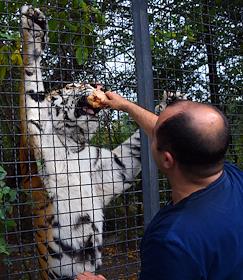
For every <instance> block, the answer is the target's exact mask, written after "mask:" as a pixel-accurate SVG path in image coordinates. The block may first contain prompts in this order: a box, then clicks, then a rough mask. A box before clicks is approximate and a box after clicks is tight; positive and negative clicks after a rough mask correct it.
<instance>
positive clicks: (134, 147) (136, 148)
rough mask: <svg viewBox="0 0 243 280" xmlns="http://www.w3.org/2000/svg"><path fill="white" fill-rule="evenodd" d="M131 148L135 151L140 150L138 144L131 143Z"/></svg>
mask: <svg viewBox="0 0 243 280" xmlns="http://www.w3.org/2000/svg"><path fill="white" fill-rule="evenodd" d="M131 149H132V150H135V151H138V152H140V151H141V147H140V146H135V145H132V147H131Z"/></svg>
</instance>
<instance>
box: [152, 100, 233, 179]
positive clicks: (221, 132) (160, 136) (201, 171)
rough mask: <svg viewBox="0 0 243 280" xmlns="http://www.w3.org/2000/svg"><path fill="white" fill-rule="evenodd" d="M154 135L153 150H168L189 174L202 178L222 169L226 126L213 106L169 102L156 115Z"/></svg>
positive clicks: (225, 147)
mask: <svg viewBox="0 0 243 280" xmlns="http://www.w3.org/2000/svg"><path fill="white" fill-rule="evenodd" d="M155 134H156V139H157V149H158V150H160V151H169V152H170V153H171V154H172V155H173V156H174V158H175V159H176V161H177V162H178V164H179V165H180V166H181V167H182V169H184V170H185V171H188V172H190V173H191V175H195V176H203V177H204V176H205V177H206V176H210V175H213V174H214V173H216V172H218V171H219V169H220V168H222V164H223V160H224V156H225V153H226V151H227V147H228V142H229V126H228V122H227V119H226V118H225V116H224V115H223V114H222V113H221V112H220V111H219V110H218V109H217V108H216V107H213V106H211V105H206V104H201V103H197V102H192V101H184V100H182V101H177V102H175V103H172V104H171V105H170V106H169V107H167V108H166V110H165V111H164V112H163V113H162V114H161V115H160V117H159V120H158V122H157V124H156V128H155Z"/></svg>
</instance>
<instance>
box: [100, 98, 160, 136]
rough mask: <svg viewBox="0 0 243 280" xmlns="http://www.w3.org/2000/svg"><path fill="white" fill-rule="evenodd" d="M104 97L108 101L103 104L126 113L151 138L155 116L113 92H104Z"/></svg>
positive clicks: (156, 118)
mask: <svg viewBox="0 0 243 280" xmlns="http://www.w3.org/2000/svg"><path fill="white" fill-rule="evenodd" d="M106 96H107V97H108V99H109V100H106V101H104V102H103V104H105V105H107V106H109V107H111V108H112V109H115V110H121V111H124V112H127V113H128V114H129V115H130V116H131V117H132V118H133V119H134V120H135V122H136V123H137V124H138V125H139V126H140V127H141V128H142V129H143V130H144V131H145V133H146V134H147V135H148V136H149V137H151V136H152V132H153V128H154V127H155V124H156V122H157V120H158V117H157V116H156V115H155V114H153V113H151V112H149V111H148V110H146V109H144V108H142V107H140V106H138V105H136V104H135V103H132V102H130V101H128V100H127V99H125V98H123V97H122V96H120V95H119V94H117V93H115V92H106Z"/></svg>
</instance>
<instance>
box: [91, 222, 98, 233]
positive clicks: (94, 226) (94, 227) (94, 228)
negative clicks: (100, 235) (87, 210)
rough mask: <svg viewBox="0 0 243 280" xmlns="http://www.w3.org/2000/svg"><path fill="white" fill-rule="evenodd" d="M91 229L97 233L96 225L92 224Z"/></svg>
mask: <svg viewBox="0 0 243 280" xmlns="http://www.w3.org/2000/svg"><path fill="white" fill-rule="evenodd" d="M92 229H93V231H94V232H99V230H98V228H97V227H96V225H95V224H94V223H92Z"/></svg>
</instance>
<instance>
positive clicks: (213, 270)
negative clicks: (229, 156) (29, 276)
mask: <svg viewBox="0 0 243 280" xmlns="http://www.w3.org/2000/svg"><path fill="white" fill-rule="evenodd" d="M157 279H158V280H204V279H207V280H243V172H242V171H240V170H239V169H238V168H237V167H236V166H234V165H232V164H229V163H225V167H224V172H223V174H222V175H221V176H220V178H218V179H217V180H216V181H215V182H214V183H212V184H210V185H209V186H208V187H207V188H205V189H203V190H200V191H197V192H194V193H193V194H191V195H190V196H188V197H186V198H185V199H183V200H181V201H180V202H179V203H177V204H176V205H174V206H173V205H168V206H166V207H164V208H163V209H161V210H160V211H159V213H158V214H157V215H156V216H155V217H154V219H153V220H152V222H151V223H150V225H149V226H148V228H147V230H146V232H145V235H144V238H143V240H142V244H141V275H140V280H157Z"/></svg>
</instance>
